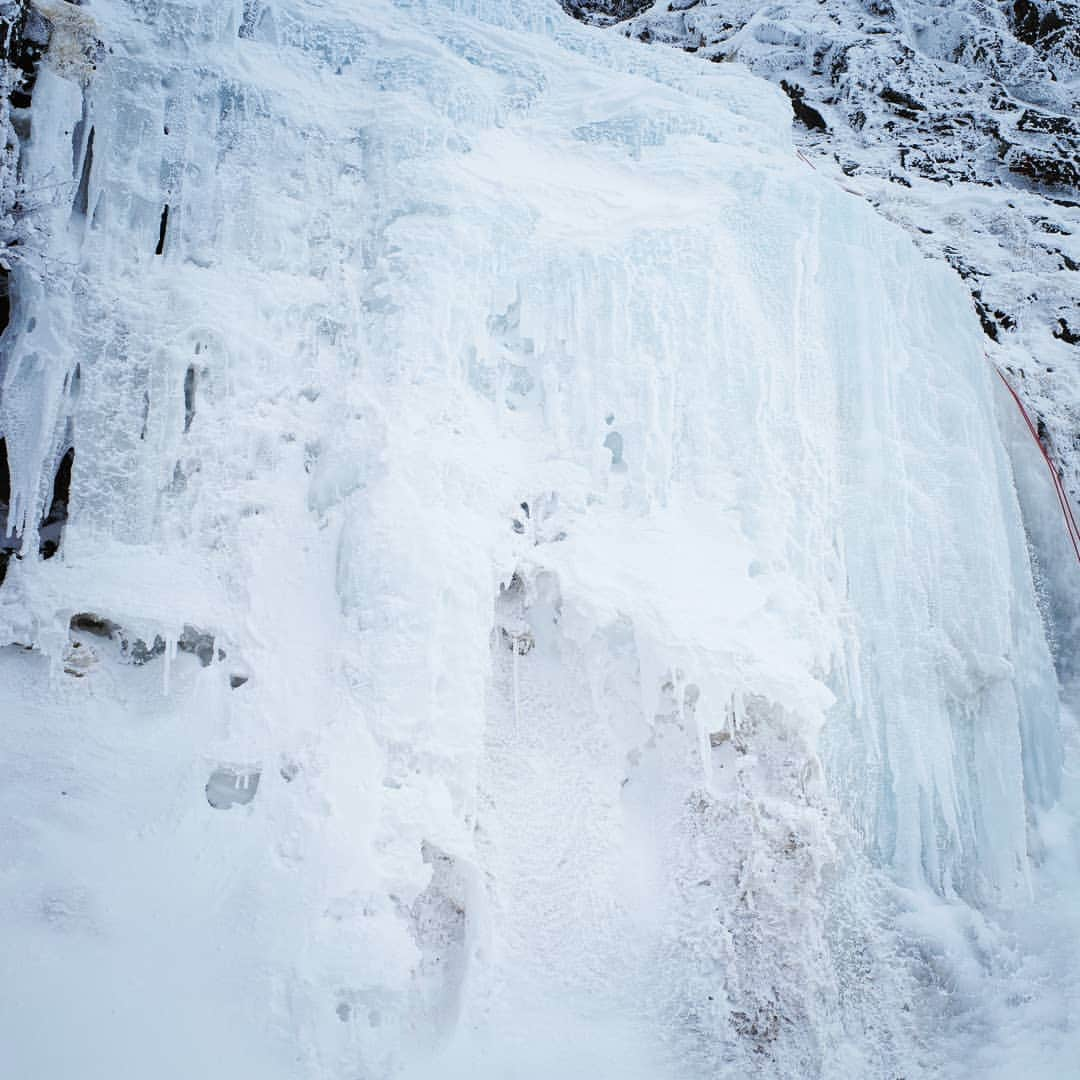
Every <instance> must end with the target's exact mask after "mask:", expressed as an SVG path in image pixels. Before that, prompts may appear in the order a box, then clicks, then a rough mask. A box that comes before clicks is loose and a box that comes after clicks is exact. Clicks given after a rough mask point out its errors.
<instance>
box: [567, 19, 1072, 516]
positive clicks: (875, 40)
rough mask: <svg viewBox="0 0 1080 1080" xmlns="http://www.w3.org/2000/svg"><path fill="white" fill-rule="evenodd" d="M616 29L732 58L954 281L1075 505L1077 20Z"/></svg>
mask: <svg viewBox="0 0 1080 1080" xmlns="http://www.w3.org/2000/svg"><path fill="white" fill-rule="evenodd" d="M567 10H568V11H571V13H572V14H574V15H576V16H577V17H578V18H583V19H585V20H594V19H597V20H599V21H601V22H604V23H607V22H610V19H611V16H612V15H613V14H614V10H613V9H612V8H611V6H610V5H608V4H604V3H598V4H595V5H593V4H590V3H589V2H588V0H584V2H581V3H575V4H574V5H573V6H568V7H567ZM623 18H624V19H625V20H626V21H622V22H621V23H620V24H619V25H618V26H617V27H616V28H614V29H613V30H612V32H613V33H622V34H625V35H627V36H628V37H631V38H634V39H637V40H640V41H643V42H647V43H649V44H651V45H654V46H655V45H657V44H661V43H662V44H668V45H672V46H675V47H677V48H680V49H684V50H686V51H688V52H691V53H693V54H695V55H697V56H700V57H701V58H702V59H703V60H709V61H713V62H717V63H719V62H724V61H739V62H742V63H745V64H747V65H748V66H749V67H750V68H751V70H753V71H754V72H756V73H757V74H759V75H762V76H764V77H766V78H768V79H771V80H773V81H774V82H777V83H779V84H780V85H781V86H782V87H783V88H784V89H785V91H786V92H787V93H788V95H789V97H790V98H791V100H792V107H793V111H794V118H795V122H796V133H795V134H796V140H797V142H799V143H800V144H801V145H802V146H803V147H804V148H805V149H806V151H807V153H808V154H809V155H810V156H811V159H812V160H813V161H814V163H815V164H816V165H817V166H818V167H820V168H824V169H827V170H832V171H833V172H836V173H842V174H843V175H844V176H846V177H848V178H850V180H849V181H848V182H849V185H850V186H853V187H854V188H857V189H858V190H859V191H860V192H861V193H863V194H864V195H865V196H866V198H867V199H868V200H869V201H870V202H871V203H872V204H873V205H874V206H876V207H877V208H878V209H879V210H880V211H881V212H882V213H883V214H885V216H886V217H888V218H890V219H891V220H893V221H896V222H898V223H899V224H901V225H903V226H904V227H905V228H907V229H908V230H909V232H910V233H911V235H912V236H913V238H914V239H915V241H916V242H917V243H918V245H919V246H920V248H922V250H924V251H925V252H926V253H927V254H929V255H932V256H934V257H937V258H944V259H945V260H947V261H948V262H949V263H950V264H951V265H952V266H953V267H954V268H955V269H956V270H957V271H958V272H959V273H960V275H961V276H962V277H963V278H964V279H965V281H966V282H967V283H968V287H969V289H970V291H971V295H972V300H973V302H974V305H975V308H976V311H977V313H978V315H979V318H980V320H981V323H982V326H983V330H984V333H985V334H986V336H987V342H986V347H987V350H988V352H990V353H991V354H992V356H993V358H994V359H995V360H996V361H998V362H999V363H1003V364H1005V365H1008V367H1009V368H1010V370H1012V371H1013V372H1014V374H1015V376H1016V378H1017V379H1018V381H1019V382H1020V383H1021V387H1020V389H1021V392H1022V394H1023V395H1024V397H1025V398H1026V399H1027V400H1028V401H1029V402H1030V403H1031V404H1032V407H1033V408H1034V409H1035V410H1037V412H1038V413H1039V415H1040V416H1041V417H1042V418H1043V421H1044V425H1045V429H1046V432H1047V438H1048V441H1049V444H1050V445H1051V446H1052V448H1053V450H1054V452H1055V455H1056V457H1057V458H1058V459H1059V460H1060V461H1061V462H1062V463H1063V467H1064V468H1065V469H1066V474H1067V475H1066V481H1067V486H1068V489H1069V491H1070V493H1071V494H1072V496H1073V498H1074V499H1076V498H1077V497H1080V456H1078V454H1080V349H1078V346H1077V344H1076V343H1075V342H1070V341H1069V340H1068V338H1067V337H1063V336H1062V334H1061V333H1060V332H1059V331H1060V326H1061V323H1062V321H1064V322H1065V323H1068V324H1071V325H1075V324H1076V323H1077V322H1078V321H1080V125H1078V121H1077V116H1078V115H1080V7H1078V5H1076V4H1074V3H1067V2H1058V0H1015V2H1012V0H1006V2H997V3H983V2H976V0H960V2H954V0H828V2H827V3H818V2H817V0H790V2H780V3H768V4H763V3H758V2H753V0H675V2H672V3H668V2H660V3H655V4H653V5H652V6H651V7H650V8H649V9H648V10H645V11H643V12H640V13H636V15H635V16H633V17H630V16H629V14H628V13H627V15H625V16H623ZM943 359H944V358H943Z"/></svg>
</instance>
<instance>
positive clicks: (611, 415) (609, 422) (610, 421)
mask: <svg viewBox="0 0 1080 1080" xmlns="http://www.w3.org/2000/svg"><path fill="white" fill-rule="evenodd" d="M604 423H605V424H607V426H608V427H611V425H612V424H614V423H615V414H614V413H613V412H609V413H608V414H607V416H605V417H604Z"/></svg>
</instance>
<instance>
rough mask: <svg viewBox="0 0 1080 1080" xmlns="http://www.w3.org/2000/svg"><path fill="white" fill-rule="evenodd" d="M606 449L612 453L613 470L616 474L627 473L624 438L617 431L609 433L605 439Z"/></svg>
mask: <svg viewBox="0 0 1080 1080" xmlns="http://www.w3.org/2000/svg"><path fill="white" fill-rule="evenodd" d="M604 449H605V450H610V451H611V468H612V469H613V470H614V471H615V472H625V471H626V462H625V461H623V437H622V435H620V434H619V433H618V432H617V431H609V432H608V433H607V435H606V436H605V437H604Z"/></svg>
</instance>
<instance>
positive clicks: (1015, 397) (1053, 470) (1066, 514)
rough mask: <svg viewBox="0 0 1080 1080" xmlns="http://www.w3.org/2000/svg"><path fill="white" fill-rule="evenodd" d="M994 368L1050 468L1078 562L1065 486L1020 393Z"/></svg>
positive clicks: (1079, 535) (1077, 533)
mask: <svg viewBox="0 0 1080 1080" xmlns="http://www.w3.org/2000/svg"><path fill="white" fill-rule="evenodd" d="M994 370H995V371H996V372H997V373H998V377H999V378H1000V379H1001V381H1002V382H1003V383H1004V384H1005V389H1006V390H1008V391H1009V393H1010V394H1011V395H1012V399H1013V401H1015V402H1016V407H1017V408H1018V409H1019V410H1020V415H1021V416H1022V417H1023V418H1024V423H1025V424H1027V429H1028V431H1030V432H1031V437H1032V438H1033V439H1034V440H1035V445H1036V446H1038V448H1039V453H1040V454H1042V457H1043V461H1045V462H1046V467H1047V469H1049V470H1050V479H1051V480H1053V481H1054V490H1055V491H1056V492H1057V497H1058V502H1059V503H1060V504H1061V514H1062V517H1064V518H1065V527H1066V528H1067V529H1068V530H1069V539H1070V540H1071V541H1072V546H1073V551H1074V552H1075V553H1076V559H1077V562H1080V528H1077V526H1076V518H1075V517H1074V516H1073V512H1072V506H1071V505H1070V504H1069V496H1068V495H1067V494H1066V492H1065V488H1064V486H1063V485H1062V483H1061V477H1060V476H1059V475H1058V471H1057V469H1056V468H1055V467H1054V463H1053V461H1052V460H1051V459H1050V455H1049V454H1048V453H1047V452H1046V447H1045V446H1043V441H1042V439H1040V438H1039V432H1038V429H1037V428H1036V427H1035V425H1034V424H1033V423H1032V422H1031V417H1030V416H1029V415H1028V411H1027V409H1025V408H1024V403H1023V402H1022V401H1021V400H1020V395H1019V394H1018V393H1017V392H1016V391H1015V390H1014V389H1013V388H1012V386H1011V385H1010V384H1009V380H1008V379H1006V378H1005V375H1004V374H1003V372H1002V370H1001V368H999V367H998V366H997V365H996V364H995V365H994Z"/></svg>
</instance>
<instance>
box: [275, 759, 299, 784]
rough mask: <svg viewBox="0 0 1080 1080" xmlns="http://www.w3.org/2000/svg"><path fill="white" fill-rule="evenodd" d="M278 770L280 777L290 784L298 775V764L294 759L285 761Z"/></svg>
mask: <svg viewBox="0 0 1080 1080" xmlns="http://www.w3.org/2000/svg"><path fill="white" fill-rule="evenodd" d="M278 771H279V772H280V774H281V779H282V780H284V781H285V783H286V784H291V783H292V782H293V781H294V780H295V779H296V778H297V777H298V776H299V775H300V766H299V765H297V764H296V762H295V761H286V762H285V764H284V765H282V766H281V768H280V769H279V770H278Z"/></svg>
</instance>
